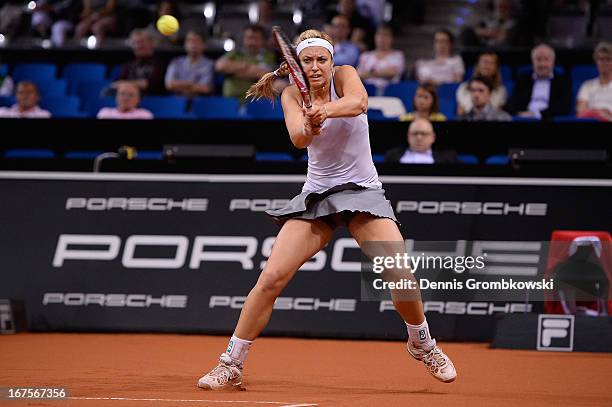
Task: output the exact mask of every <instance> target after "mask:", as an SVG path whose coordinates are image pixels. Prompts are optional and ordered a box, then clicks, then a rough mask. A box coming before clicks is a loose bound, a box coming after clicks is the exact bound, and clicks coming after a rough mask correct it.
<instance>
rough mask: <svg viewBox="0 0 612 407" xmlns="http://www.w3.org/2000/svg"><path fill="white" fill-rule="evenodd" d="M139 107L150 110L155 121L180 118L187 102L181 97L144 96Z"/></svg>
mask: <svg viewBox="0 0 612 407" xmlns="http://www.w3.org/2000/svg"><path fill="white" fill-rule="evenodd" d="M140 107H142V108H144V109H147V110H150V111H151V113H153V116H154V117H155V118H156V119H173V118H182V117H183V115H184V114H185V108H186V107H187V100H186V99H185V98H184V97H181V96H145V97H143V98H142V101H141V102H140Z"/></svg>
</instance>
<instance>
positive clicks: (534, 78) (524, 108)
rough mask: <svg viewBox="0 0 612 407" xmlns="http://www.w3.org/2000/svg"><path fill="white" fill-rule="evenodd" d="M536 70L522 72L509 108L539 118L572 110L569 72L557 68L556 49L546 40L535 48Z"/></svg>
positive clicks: (533, 63) (533, 51)
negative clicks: (564, 72)
mask: <svg viewBox="0 0 612 407" xmlns="http://www.w3.org/2000/svg"><path fill="white" fill-rule="evenodd" d="M531 62H532V65H533V70H532V71H530V72H527V73H524V74H522V75H520V76H519V78H518V79H517V81H516V85H515V86H514V93H513V95H512V98H511V99H510V102H509V103H508V109H507V110H508V111H509V112H510V113H512V114H515V115H518V116H521V117H533V118H537V119H542V118H550V117H553V116H564V115H567V114H569V112H570V107H571V106H570V105H571V100H572V93H571V89H572V87H571V84H570V81H569V78H568V77H567V76H566V75H562V74H561V73H559V72H555V51H554V50H553V49H552V48H551V47H550V46H549V45H546V44H540V45H538V46H536V47H535V48H533V49H532V50H531Z"/></svg>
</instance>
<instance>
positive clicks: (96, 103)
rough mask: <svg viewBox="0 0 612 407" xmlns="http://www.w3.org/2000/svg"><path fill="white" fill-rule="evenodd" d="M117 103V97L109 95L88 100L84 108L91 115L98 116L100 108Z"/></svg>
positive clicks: (113, 105)
mask: <svg viewBox="0 0 612 407" xmlns="http://www.w3.org/2000/svg"><path fill="white" fill-rule="evenodd" d="M116 105H117V103H116V102H115V98H114V97H110V96H107V97H103V98H96V99H89V100H87V102H86V103H85V109H84V110H85V112H87V114H88V115H89V116H90V117H96V115H97V114H98V112H99V111H100V109H102V108H103V107H115V106H116Z"/></svg>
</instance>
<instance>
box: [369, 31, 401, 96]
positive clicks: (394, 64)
mask: <svg viewBox="0 0 612 407" xmlns="http://www.w3.org/2000/svg"><path fill="white" fill-rule="evenodd" d="M374 42H375V44H376V49H374V51H370V52H365V53H363V54H361V57H360V58H359V66H358V68H357V71H358V72H359V76H361V79H362V80H363V81H364V82H365V83H370V84H372V85H375V86H377V87H379V88H384V87H385V86H387V85H388V84H389V83H394V82H399V80H400V79H401V77H402V74H403V73H404V53H403V52H402V51H398V50H394V49H391V47H392V45H393V32H392V31H391V27H389V26H385V25H381V26H380V27H378V29H377V30H376V35H375V36H374Z"/></svg>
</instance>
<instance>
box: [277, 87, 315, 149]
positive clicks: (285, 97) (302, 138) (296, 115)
mask: <svg viewBox="0 0 612 407" xmlns="http://www.w3.org/2000/svg"><path fill="white" fill-rule="evenodd" d="M281 104H282V105H283V112H284V113H285V124H286V126H287V131H288V132H289V137H291V142H292V143H293V145H294V146H296V147H297V148H306V147H308V146H309V145H310V143H311V142H312V138H313V137H314V136H316V135H318V134H319V133H320V130H321V128H320V127H315V126H313V125H312V123H311V122H310V120H305V117H304V113H303V109H302V97H301V96H300V91H299V90H298V88H297V86H295V85H290V86H287V87H286V88H285V89H284V90H283V93H282V94H281Z"/></svg>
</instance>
